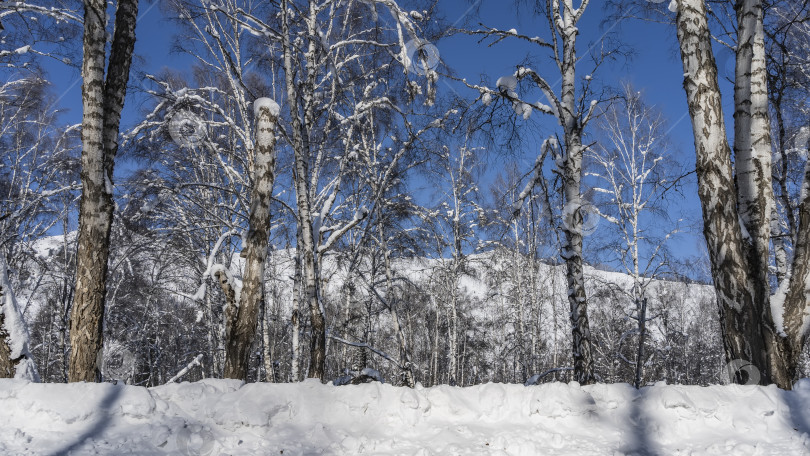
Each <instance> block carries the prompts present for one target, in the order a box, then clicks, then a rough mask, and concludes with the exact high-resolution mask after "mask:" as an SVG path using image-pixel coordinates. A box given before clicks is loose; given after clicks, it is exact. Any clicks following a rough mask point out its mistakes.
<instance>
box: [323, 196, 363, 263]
mask: <svg viewBox="0 0 810 456" xmlns="http://www.w3.org/2000/svg"><path fill="white" fill-rule="evenodd" d="M367 216H368V209H366V208H364V207H363V208H360V209H359V210H358V211H357V212H355V213H354V218H353V219H352V220H351V221H350V222H348V223H347V224H346V225H344V226H343V228H340V229H337V230H335V231H333V232H332V234H331V235H330V236H329V238H328V239H327V240H326V242H324V243H323V244H321V245H320V246H318V253H319V254H322V253H323V252H325V251H327V250H329V249H330V248H332V246H333V245H334V244H335V242H337V241H338V240H339V239H340V237H341V236H343V235H344V234H346V232H348V231H349V230H350V229H352V228H354V227H355V226H357V225H358V224H359V223H360V222H362V221H363V220H364V219H365V218H366V217H367Z"/></svg>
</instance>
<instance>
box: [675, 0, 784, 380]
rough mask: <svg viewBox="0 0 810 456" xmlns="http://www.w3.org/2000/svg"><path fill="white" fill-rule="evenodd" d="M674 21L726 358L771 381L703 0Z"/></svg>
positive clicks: (691, 1)
mask: <svg viewBox="0 0 810 456" xmlns="http://www.w3.org/2000/svg"><path fill="white" fill-rule="evenodd" d="M676 22H677V29H678V30H677V32H678V40H679V42H680V48H681V60H682V62H683V69H684V89H685V90H686V95H687V101H688V104H689V114H690V116H691V119H692V129H693V131H694V132H695V151H696V155H697V175H698V196H699V198H700V202H701V207H702V212H703V233H704V237H705V238H706V244H707V247H708V250H709V257H710V259H711V264H712V268H711V269H712V277H713V278H714V284H715V290H716V294H717V303H718V306H719V310H720V319H721V328H722V331H723V346H724V349H725V353H726V359H727V360H729V361H731V360H737V359H740V360H743V361H744V362H749V363H751V364H753V365H754V366H755V367H756V368H757V369H759V370H760V373H761V374H763V375H761V380H762V381H763V382H764V383H770V378H769V376H768V375H767V374H768V372H769V370H770V369H769V368H768V362H767V353H766V350H765V345H764V343H763V340H762V335H761V332H760V318H761V315H760V314H759V312H757V306H756V304H755V302H756V300H757V291H755V290H754V287H753V285H752V283H751V277H750V273H749V268H748V257H747V256H746V255H745V251H744V245H743V237H742V229H741V226H740V221H739V220H740V219H739V214H738V211H737V201H736V200H735V196H734V195H736V191H735V190H736V188H735V183H734V178H733V172H732V166H731V149H730V147H729V144H728V140H727V139H726V125H725V120H724V117H723V109H722V104H721V99H720V89H719V86H718V84H717V66H716V64H715V60H714V55H713V53H712V42H711V35H710V34H709V27H708V23H707V19H706V9H705V3H704V1H703V0H680V1H679V2H678V13H677V17H676ZM742 372H743V371H742V370H740V371H738V372H735V373H734V374H735V376H736V378H735V380H736V381H738V382H745V381H746V380H747V379H745V378H743V376H742Z"/></svg>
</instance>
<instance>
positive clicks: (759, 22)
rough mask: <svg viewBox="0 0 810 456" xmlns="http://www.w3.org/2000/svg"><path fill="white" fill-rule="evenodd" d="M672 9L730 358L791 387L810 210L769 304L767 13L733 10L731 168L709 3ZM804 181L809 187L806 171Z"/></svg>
mask: <svg viewBox="0 0 810 456" xmlns="http://www.w3.org/2000/svg"><path fill="white" fill-rule="evenodd" d="M671 8H672V9H675V10H676V11H677V15H676V25H677V31H678V40H679V42H680V48H681V58H682V61H683V68H684V88H685V90H686V95H687V100H688V103H689V113H690V116H691V118H692V127H693V130H694V131H695V149H696V154H697V174H698V188H699V196H700V200H701V205H702V208H703V219H704V235H705V237H706V242H707V245H708V248H709V255H710V258H711V263H712V276H713V278H714V282H715V287H716V290H717V301H718V304H719V306H720V314H721V322H722V328H723V345H724V348H725V353H726V359H727V361H729V362H730V363H731V362H734V363H737V362H738V361H737V360H742V362H743V363H750V364H752V365H753V366H754V367H756V368H757V369H758V370H759V373H760V382H761V383H763V384H770V383H776V384H777V385H778V386H780V387H781V388H786V389H789V388H791V386H792V383H793V380H794V377H795V374H796V368H797V365H798V360H799V355H800V354H801V351H802V347H803V346H804V343H805V339H806V333H807V325H805V324H804V320H805V319H806V314H805V310H806V309H807V300H806V296H805V295H804V292H803V291H802V290H804V288H805V284H806V283H807V280H808V272H810V268H808V261H810V255H808V254H807V249H808V245H807V242H806V239H804V238H805V237H806V234H804V233H805V232H806V228H804V230H803V227H805V226H806V225H807V223H810V218H809V217H805V216H804V215H803V214H805V212H806V211H807V208H808V207H810V206H808V204H807V201H806V194H803V195H802V200H801V203H800V205H799V210H798V217H797V219H798V221H799V228H798V235H797V239H796V243H795V248H794V255H793V260H792V264H791V267H790V272H789V274H788V276H787V277H786V278H785V280H784V281H783V284H782V286H780V289H779V290H777V292H776V293H775V294H774V295H773V296H771V293H770V287H769V281H768V280H769V278H768V269H769V268H768V265H769V264H770V247H769V240H770V229H771V228H770V226H771V217H772V210H773V205H774V201H773V190H772V176H771V152H770V151H771V138H770V131H769V125H770V119H769V113H768V96H767V95H768V92H767V71H766V62H765V48H764V29H763V27H764V26H763V21H764V11H763V5H762V2H761V1H759V0H745V1H740V2H737V3H735V11H736V14H737V39H738V44H737V49H738V51H737V64H736V76H735V141H734V145H735V150H734V153H735V155H734V165H733V166H732V154H731V148H730V146H729V144H728V140H727V139H726V125H725V120H724V118H723V112H722V107H721V97H720V90H719V86H718V83H717V68H716V64H715V61H714V55H713V52H712V47H711V43H712V41H711V40H712V38H711V33H710V31H709V26H708V21H707V13H706V5H705V3H704V2H703V1H701V0H678V1H675V2H673V3H672V5H671ZM805 174H806V175H805V185H806V184H807V181H808V177H807V171H806V172H805ZM735 181H736V182H735ZM730 365H732V364H730ZM743 371H744V370H736V371H735V372H732V374H733V375H734V379H735V380H736V381H738V382H745V381H747V380H748V379H747V378H745V376H744V375H743V373H742V372H743Z"/></svg>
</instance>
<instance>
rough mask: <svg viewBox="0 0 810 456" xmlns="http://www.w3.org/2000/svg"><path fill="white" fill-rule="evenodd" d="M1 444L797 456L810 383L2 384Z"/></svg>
mask: <svg viewBox="0 0 810 456" xmlns="http://www.w3.org/2000/svg"><path fill="white" fill-rule="evenodd" d="M0 401H2V405H3V406H2V408H0V422H2V423H4V425H3V426H0V454H14V455H31V454H36V455H40V454H60V455H62V454H109V455H112V454H115V455H119V454H138V455H152V454H155V455H159V454H180V455H257V454H262V455H272V454H283V455H305V454H330V455H355V454H374V455H456V454H470V455H621V454H625V455H630V454H639V455H658V454H661V455H664V454H666V455H670V454H671V455H754V454H756V455H801V454H810V437H808V434H807V432H808V430H810V380H803V381H801V382H799V383H798V384H797V386H796V389H795V390H794V391H792V392H786V391H782V390H779V389H777V388H775V387H758V386H736V385H730V386H711V387H696V386H666V385H662V384H659V385H655V386H651V387H647V388H644V389H642V390H641V391H640V392H639V391H636V390H634V389H633V388H631V387H630V386H629V385H626V384H616V385H604V384H601V385H593V386H586V387H580V386H579V385H578V384H576V383H571V384H563V383H549V384H543V385H540V386H532V387H523V386H521V385H507V384H493V383H490V384H485V385H479V386H474V387H468V388H457V387H450V386H438V387H434V388H420V387H417V388H416V389H408V388H401V387H394V386H390V385H387V384H380V383H371V384H364V385H356V386H341V387H335V386H332V385H322V384H320V383H319V382H317V381H307V382H304V383H298V384H266V383H258V384H257V383H253V384H242V383H241V382H238V381H230V380H204V381H200V382H197V383H182V384H171V385H166V386H160V387H156V388H149V389H147V388H142V387H136V386H123V385H113V384H84V383H77V384H37V383H29V382H27V381H24V380H3V381H0Z"/></svg>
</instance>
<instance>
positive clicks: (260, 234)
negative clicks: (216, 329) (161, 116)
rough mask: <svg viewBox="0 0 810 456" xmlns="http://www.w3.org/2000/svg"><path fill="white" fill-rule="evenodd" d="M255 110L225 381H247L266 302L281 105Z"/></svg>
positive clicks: (264, 103) (269, 103)
mask: <svg viewBox="0 0 810 456" xmlns="http://www.w3.org/2000/svg"><path fill="white" fill-rule="evenodd" d="M254 103H256V104H257V109H256V149H255V153H256V155H255V159H254V163H253V169H254V177H253V189H252V190H251V195H250V213H249V215H248V223H249V230H248V235H247V259H246V261H245V272H244V275H243V282H242V292H241V293H240V302H239V307H238V308H237V310H236V318H235V320H234V323H233V327H232V328H231V332H230V334H229V335H228V340H227V341H226V351H225V372H224V376H225V377H226V378H235V379H241V380H246V377H247V370H248V360H249V356H250V345H251V343H252V342H253V337H254V336H255V334H256V327H257V325H258V323H259V320H258V318H259V308H260V307H261V303H262V301H263V299H264V268H265V263H266V261H267V247H268V243H269V238H270V201H271V199H272V197H273V195H272V192H273V183H274V182H275V178H276V153H275V144H276V135H275V131H274V130H275V127H276V122H277V121H278V115H279V110H278V105H276V103H275V102H273V101H269V100H267V99H261V98H260V99H258V100H256V101H255V102H254Z"/></svg>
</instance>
